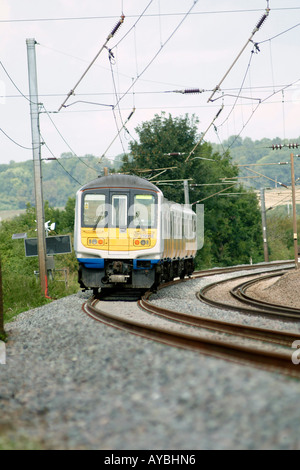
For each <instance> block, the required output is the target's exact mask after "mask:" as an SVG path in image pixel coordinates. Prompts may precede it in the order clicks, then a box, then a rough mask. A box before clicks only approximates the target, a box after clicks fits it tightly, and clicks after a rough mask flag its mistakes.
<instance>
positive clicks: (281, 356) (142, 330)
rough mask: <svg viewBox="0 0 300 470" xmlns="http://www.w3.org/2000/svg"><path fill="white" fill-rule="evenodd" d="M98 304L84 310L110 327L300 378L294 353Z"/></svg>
mask: <svg viewBox="0 0 300 470" xmlns="http://www.w3.org/2000/svg"><path fill="white" fill-rule="evenodd" d="M97 302H98V301H97V300H95V299H94V298H92V299H90V300H89V301H88V302H86V303H85V304H84V305H83V311H84V312H85V313H86V314H87V315H88V316H90V317H91V318H93V319H94V320H96V321H99V322H101V323H104V324H106V325H109V326H113V327H115V328H117V329H121V330H125V331H129V332H130V333H133V334H135V335H138V336H141V337H144V338H147V339H151V340H155V341H158V342H161V343H164V344H167V345H171V346H176V347H180V348H184V349H190V350H193V351H197V352H200V353H202V354H204V355H207V356H212V357H216V358H219V359H225V360H227V361H230V362H235V363H239V364H241V363H242V364H247V365H251V366H256V367H259V368H262V369H264V370H268V371H272V372H277V373H281V374H284V375H288V376H292V377H295V378H298V379H299V378H300V369H299V368H297V367H296V366H295V365H294V364H293V363H292V360H291V353H290V351H281V352H279V351H268V350H265V349H262V348H259V347H253V346H244V345H241V344H236V343H233V342H230V341H228V340H221V339H218V338H212V337H207V336H204V335H201V334H191V333H184V332H179V331H174V330H171V329H169V328H165V327H159V326H156V325H153V324H152V325H149V324H143V323H141V322H138V321H135V320H132V319H129V318H127V317H126V315H122V316H121V315H116V314H114V313H113V312H105V311H103V310H102V309H101V310H100V309H98V308H96V306H97Z"/></svg>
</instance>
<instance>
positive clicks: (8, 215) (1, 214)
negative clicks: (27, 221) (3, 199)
mask: <svg viewBox="0 0 300 470" xmlns="http://www.w3.org/2000/svg"><path fill="white" fill-rule="evenodd" d="M25 212H26V209H19V210H15V211H0V222H1V221H2V220H8V219H13V218H14V217H17V216H18V215H21V214H25Z"/></svg>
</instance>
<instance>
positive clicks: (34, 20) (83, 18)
mask: <svg viewBox="0 0 300 470" xmlns="http://www.w3.org/2000/svg"><path fill="white" fill-rule="evenodd" d="M262 10H263V9H262V8H252V9H249V8H247V9H231V10H220V9H218V10H210V11H195V12H192V13H191V15H195V16H198V15H201V16H202V15H204V16H205V15H224V14H228V15H231V14H232V13H237V14H242V13H245V14H247V13H257V12H261V11H262ZM297 10H300V7H299V6H294V7H278V8H272V11H274V12H275V11H278V12H281V11H297ZM183 15H184V13H183V12H174V13H151V14H148V15H145V17H148V18H156V17H158V16H161V17H164V16H166V17H172V16H183ZM139 16H140V15H134V14H132V15H126V17H127V18H138V17H139ZM115 18H116V15H106V16H75V17H52V18H9V19H8V18H4V19H1V20H0V23H39V22H52V21H62V22H63V21H92V20H108V19H115Z"/></svg>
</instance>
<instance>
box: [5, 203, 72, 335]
mask: <svg viewBox="0 0 300 470" xmlns="http://www.w3.org/2000/svg"><path fill="white" fill-rule="evenodd" d="M74 203H75V201H74V200H69V201H68V203H67V205H66V208H65V210H63V211H60V210H57V209H53V208H51V207H49V204H48V203H46V204H45V217H46V220H51V222H56V232H55V233H50V236H51V235H55V234H59V235H62V234H64V235H65V234H71V236H72V237H73V228H74ZM35 228H36V222H35V210H34V208H33V207H32V206H31V205H28V206H27V210H26V213H25V214H22V215H21V216H19V217H16V218H14V219H12V220H7V221H4V222H2V223H1V226H0V256H1V259H2V278H3V301H4V323H7V322H9V321H11V320H12V319H13V318H14V317H15V316H16V315H18V314H19V313H21V312H24V311H26V310H30V309H33V308H37V307H40V306H42V305H45V304H47V303H49V302H51V299H58V298H62V297H65V296H67V295H71V294H74V293H76V292H77V291H78V283H77V260H76V257H75V254H74V253H72V254H69V255H58V256H55V268H56V270H59V269H65V268H67V269H68V271H69V276H68V286H66V284H65V282H64V277H63V276H62V273H61V272H59V271H57V272H56V273H55V275H54V279H53V280H49V286H48V288H49V289H48V296H49V297H50V298H51V299H47V298H46V297H45V295H43V293H42V292H41V290H40V284H39V282H38V279H37V277H36V276H35V274H34V271H38V269H39V267H38V258H26V257H25V248H24V240H12V235H13V234H15V233H24V232H26V233H27V236H28V238H35V237H36V232H35ZM3 339H5V337H4V338H3Z"/></svg>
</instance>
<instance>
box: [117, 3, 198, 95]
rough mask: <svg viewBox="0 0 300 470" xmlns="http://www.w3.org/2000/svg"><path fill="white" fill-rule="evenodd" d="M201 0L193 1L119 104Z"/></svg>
mask: <svg viewBox="0 0 300 470" xmlns="http://www.w3.org/2000/svg"><path fill="white" fill-rule="evenodd" d="M198 1H199V0H193V5H192V6H191V7H190V9H189V10H188V11H187V13H186V14H185V15H184V17H183V18H182V20H181V21H180V22H179V24H178V25H177V26H176V28H175V29H174V31H173V32H172V33H171V34H170V36H169V37H168V39H167V40H166V41H165V42H164V43H163V44H162V45H161V46H160V48H159V50H158V51H157V52H156V54H155V55H154V56H153V58H152V59H151V60H150V62H149V63H148V64H147V65H146V67H145V68H144V69H143V70H142V72H141V73H140V74H139V75H138V76H137V77H136V79H135V80H134V81H133V83H132V84H131V85H130V87H129V88H128V89H127V91H126V92H125V93H124V94H123V95H122V96H121V97H120V98H119V100H118V103H117V104H119V103H120V102H121V101H122V100H123V98H125V96H127V94H128V93H129V92H130V90H132V88H133V87H134V85H135V84H136V82H137V81H138V80H140V78H141V77H142V75H144V73H145V72H146V71H147V70H148V69H149V67H150V66H151V65H152V64H153V62H154V61H155V59H156V58H157V57H158V55H159V54H160V53H161V51H162V50H163V49H164V48H165V46H166V45H167V44H168V43H169V41H170V40H171V39H172V38H173V36H174V35H175V34H176V32H177V31H178V29H179V28H180V27H181V25H182V24H183V23H184V21H185V20H186V19H187V17H188V16H189V15H190V14H191V12H192V10H193V9H194V8H195V6H196V4H197V3H198Z"/></svg>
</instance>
